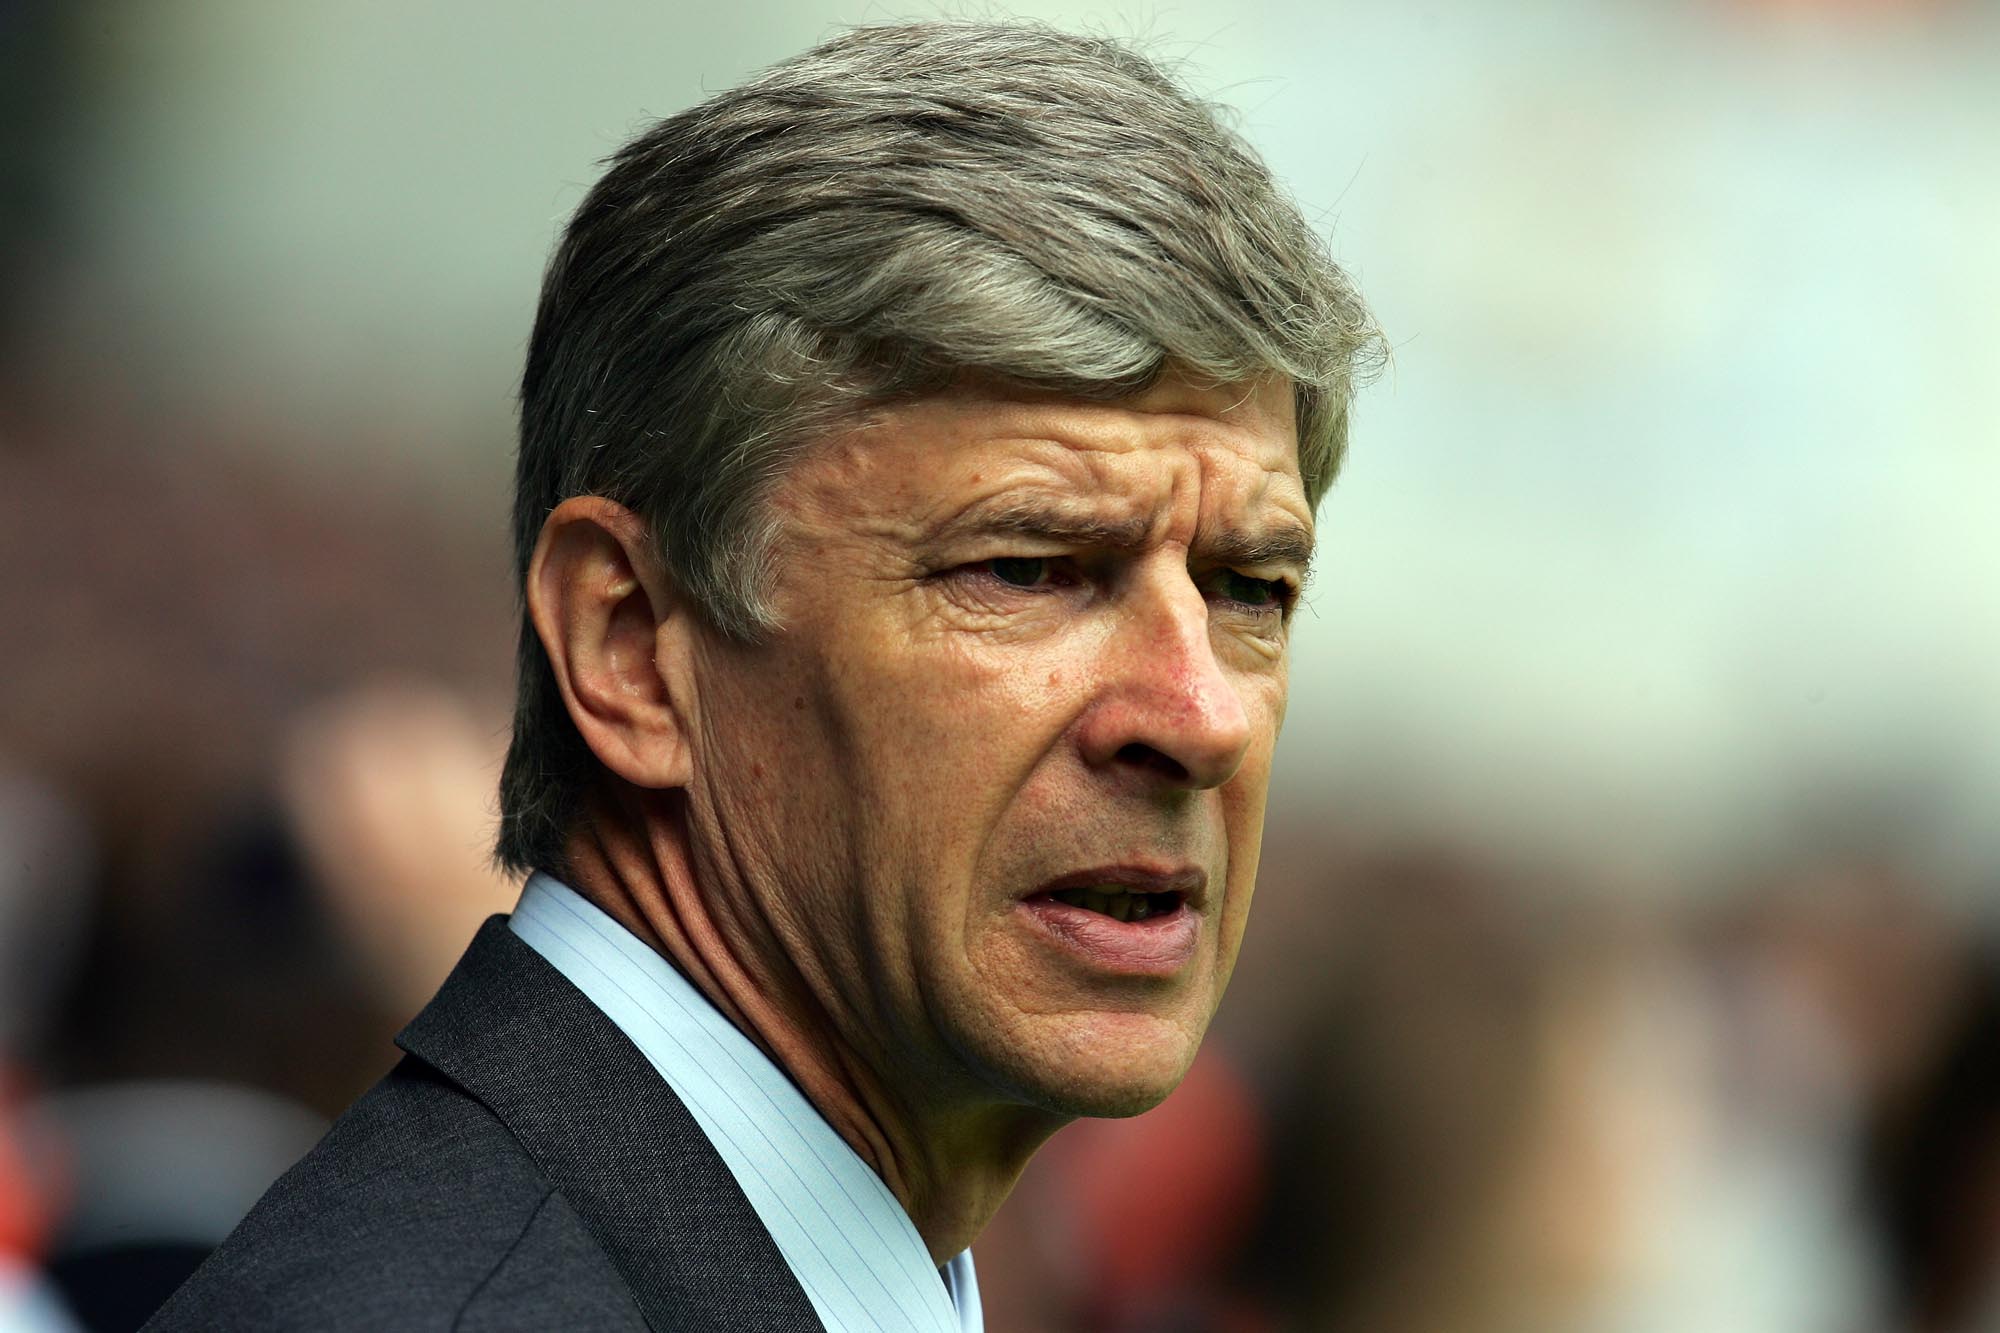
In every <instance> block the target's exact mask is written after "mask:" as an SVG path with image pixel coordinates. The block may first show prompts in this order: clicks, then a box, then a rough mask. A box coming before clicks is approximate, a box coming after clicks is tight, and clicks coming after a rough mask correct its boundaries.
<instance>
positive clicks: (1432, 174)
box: [0, 0, 2000, 1333]
mask: <svg viewBox="0 0 2000 1333" xmlns="http://www.w3.org/2000/svg"><path fill="white" fill-rule="evenodd" d="M934 12H935V11H928V10H926V11H916V12H913V11H910V10H904V9H890V8H886V7H884V6H883V5H881V4H879V3H869V2H868V0H857V3H855V4H853V5H851V6H850V7H847V8H841V7H840V6H838V5H836V4H833V3H829V0H746V2H745V3H741V4H738V5H734V6H731V5H717V4H709V5H701V6H694V5H687V4H675V3H665V4H663V3H659V0H653V2H652V3H638V0H615V2H612V3H598V4H593V5H590V6H576V5H559V4H554V3H546V4H531V3H505V4H503V3H472V0H460V2H457V3H436V4H428V5H421V6H412V5H402V4H389V3H368V2H362V0H353V2H352V3H340V4H320V5H283V6H280V5H266V4H260V3H256V2H255V0H181V2H179V3H173V4H158V3H140V2H139V0H125V2H122V3H81V2H77V0H0V683H3V684H0V1328H22V1329H76V1328H83V1329H118V1328H131V1327H134V1326H136V1324H137V1323H138V1322H139V1321H140V1320H141V1319H143V1317H144V1315H145V1314H146V1313H147V1312H148V1311H149V1310H150V1309H151V1307H152V1305H153V1303H155V1302H156V1301H157V1300H158V1299H160V1298H161V1297H162V1296H163V1295H164V1293H165V1292H166V1291H167V1290H169V1289H171V1287H172V1286H173V1285H174V1283H175V1282H176V1281H178V1280H179V1278H180V1277H181V1276H183V1275H185V1273H186V1272H187V1271H189V1269H190V1268H191V1266H192V1265H193V1263H195V1262H196V1261H198V1259H199V1258H200V1256H201V1255H202V1254H203V1253H205V1252H206V1250H207V1248H208V1247H209V1246H211V1245H212V1244H213V1243H214V1242H215V1241H216V1239H218V1238H219V1237H220V1236H221V1235H222V1234H223V1233H224V1232H226V1231H227V1230H228V1228H229V1227H230V1225H231V1224H232V1223H233V1222H234V1220H235V1219H236V1217H238V1216H240V1214H241V1213H242V1212H243V1211H244V1210H245V1209H246V1208H247V1207H248V1206H249V1204H250V1202H252V1201H253V1200H254V1199H255V1197H256V1196H257V1194H258V1193H259V1192H260V1191H261V1190H262V1188H263V1187H264V1185H265V1184H267V1183H268V1182H269V1180H270V1179H271V1178H273V1177H274V1176H275V1175H276V1174H277V1173H278V1172H279V1171H280V1170H282V1169H283V1167H284V1166H286V1165H287V1164H289V1162H290V1161H291V1160H293V1159H294V1158H295V1157H296V1156H297V1155H298V1154H299V1153H300V1152H302V1151H303V1150H304V1149H305V1147H306V1146H308V1145H310V1143H311V1142H312V1141H313V1139H314V1138H315V1137H316V1135H317V1134H318V1132H319V1131H320V1129H321V1128H322V1127H323V1125H324V1123H325V1121H326V1119H327V1118H328V1117H330V1116H332V1115H333V1114H335V1113H337V1112H338V1110H339V1109H340V1108H341V1107H342V1106H343V1105H345V1103H346V1102H347V1101H348V1100H350V1099H351V1098H352V1097H353V1096H354V1095H355V1094H356V1093H358V1092H359V1091H360V1090H361V1089H362V1088H363V1087H365V1086H366V1085H367V1084H368V1083H369V1082H371V1081H372V1080H373V1079H374V1078H375V1077H377V1076H378V1075H379V1074H381V1073H382V1072H384V1071H386V1070H387V1069H388V1067H389V1066H390V1064H391V1063H392V1062H393V1055H394V1052H393V1050H392V1048H391V1047H390V1045H389V1044H388V1038H389V1036H390V1035H391V1034H392V1033H393V1032H394V1031H395V1030H396V1029H397V1028H398V1027H399V1026H400V1025H401V1023H402V1022H403V1021H404V1020H406V1019H407V1018H408V1017H409V1016H410V1015H411V1014H412V1013H413V1012H414V1011H415V1009H416V1008H417V1007H418V1006H419V1005H420V1004H421V1003H422V1001H423V999H424V998H425V997H427V996H428V994H429V992H430V990H431V988H432V987H433V986H434V985H435V984H436V982H437V981H438V980H439V979H440V978H441V977H442V975H443V973H444V971H445V970H446V969H447V968H448V967H449V965H450V963H451V961H452V960H453V959H454V958H455V957H456V954H457V952H458V950H459V948H460V947H461V946H462V944H463V942H464V941H465V940H466V938H467V937H468V936H469V934H470V932H471V929H472V926H473V924H474V923H475V922H476V921H477V920H478V919H479V918H480V917H481V916H482V915H484V914H485V913H487V912H489V911H493V910H505V908H506V906H507V905H508V904H509V902H510V901H511V896H512V890H511V888H510V886H508V885H505V884H502V883H499V882H498V881H496V880H494V879H493V878H491V877H490V876H489V874H488V873H487V871H486V870H485V868H484V864H483V858H484V855H485V850H486V846H487V842H488V837H489V832H490V827H491V823H492V819H493V808H494V801H493V797H492V786H493V783H494V780H495V778H496V776H497V772H498V762H499V756H500V753H501V750H502V745H503V741H504V731H505V726H506V702H507V691H508V689H509V685H510V682H509V670H510V663H509V656H510V653H509V647H510V643H511V637H510V636H511V627H510V619H511V614H512V609H511V601H512V594H511V591H510V589H509V587H508V578H507V559H506V554H505V549H504V540H503V515H504V513H505V508H506V500H507V481H508V470H509V466H510V456H511V449H512V441H511V436H512V398H511V395H512V391H513V385H514V380H515V377H516V375H517V373H518V368H519V361H520V358H521V355H522V352H523V349H524V345H525V341H526V337H527V332H528V328H529V323H530V320H531V317H532V311H533V302H534V298H535V295H536V290H537V284H538V280H539V276H540V269H541V265H542V262H543V259H544V257H545V255H546V254H547V252H548V250H549V248H550V246H551V244H552V241H553V239H554V237H555V235H556V234H557V232H558V230H559V228H560V227H561V225H562V223H563V221H564V220H565V217H566V215H567V212H568V211H569V209H570V208H572V207H573V206H574V205H575V203H576V202H577V200H578V199H579V198H580V197H581V194H582V192H583V190H584V189H585V188H586V186H587V185H588V183H589V182H590V180H591V179H592V178H593V176H594V174H595V167H594V165H593V164H594V163H595V162H596V160H597V159H599V158H601V157H602V156H604V155H605V154H607V153H608V152H610V151H611V150H612V149H613V148H614V147H615V146H616V145H617V144H618V143H620V142H621V141H622V140H623V139H624V138H625V137H626V136H628V135H629V134H630V133H631V132H632V131H633V130H635V129H636V128H637V127H639V126H640V125H642V124H643V123H645V122H646V121H647V120H648V119H649V118H651V117H655V116H659V115H664V114H668V113H671V112H673V111H676V110H678V109H680V108H681V107H683V106H686V105H688V104H690V103H692V102H694V101H696V100H699V99H700V98H701V97H702V96H704V95H705V94H706V93H707V92H709V91H712V90H715V89H718V88H721V87H724V86H726V85H728V84H731V83H733V82H735V81H737V80H739V79H740V78H742V77H743V76H745V75H746V74H748V73H749V72H750V71H752V70H754V69H756V68H758V67H759V66H762V65H764V64H767V63H769V62H771V61H773V60H776V59H779V58H781V57H784V56H786V55H789V54H791V53H793V52H795V51H797V50H799V49H802V48H803V47H805V46H807V45H809V44H811V43H812V42H813V41H815V40H817V39H819V38H821V37H823V36H826V35H828V34H829V33H830V32H831V31H833V29H834V27H835V26H836V25H838V24H843V23H852V22H868V21H882V20H889V19H900V18H908V17H926V16H931V15H932V14H933V13H934ZM1000 12H1002V11H1000V10H992V11H988V10H983V9H982V10H980V11H979V13H981V14H986V13H995V14H997V13H1000ZM1004 12H1006V13H1012V14H1018V15H1023V16H1032V17H1039V18H1043V19H1047V20H1050V21H1053V22H1056V23H1058V24H1060V25H1063V26H1066V27H1076V28H1086V29H1094V30H1098V31H1104V32H1108V33H1110V34H1112V35H1116V36H1120V37H1124V38H1128V39H1132V40H1135V41H1137V42H1139V43H1140V44H1141V45H1142V46H1144V47H1145V48H1147V49H1148V50H1149V51H1151V52H1152V53H1153V54H1155V55H1156V56H1158V57H1161V58H1163V59H1165V60H1167V61H1169V62H1172V63H1175V64H1177V65H1178V66H1179V67H1180V68H1181V70H1182V73H1183V75H1184V77H1186V78H1187V79H1188V80H1189V81H1190V82H1191V83H1192V84H1193V85H1194V86H1195V87H1196V88H1197V89H1198V90H1200V91H1202V92H1204V93H1205V94H1207V95H1209V96H1212V97H1214V98H1216V99H1218V100H1220V101H1222V102H1224V103H1226V104H1228V105H1229V106H1231V107H1233V108H1235V110H1236V114H1237V115H1238V123H1239V125H1240V128H1241V129H1242V130H1243V132H1244V133H1245V134H1246V135H1247V136H1248V137H1249V138H1250V139H1251V140H1252V141H1253V142H1254V143H1255V144H1256V145H1257V146H1259V147H1260V148H1261V149H1262V150H1263V151H1264V152H1265V154H1266V155H1267V156H1268V158H1269V160H1270V161H1271V163H1272V165H1273V166H1274V168H1275V169H1276V171H1277V172H1278V174H1279V175H1280V176H1281V177H1282V178H1283V179H1285V180H1286V181H1288V182H1289V183H1290V184H1291V186H1292V188H1293V190H1294V191H1295V193H1296V194H1297V196H1298V197H1299V199H1300V200H1301V202H1302V203H1303V204H1304V206H1305V207H1306V209H1307V211H1308V212H1309V214H1310V215H1312V216H1313V217H1314V218H1316V219H1317V220H1319V221H1320V222H1321V223H1322V224H1323V225H1324V227H1325V228H1326V229H1327V231H1328V232H1329V234H1330V235H1331V237H1332V243H1333V246H1334V250H1335V253H1336V254H1337V255H1338V256H1339V257H1340V258H1341V260H1342V261H1343V262H1344V263H1345V264H1346V265H1348V266H1349V268H1350V269H1351V270H1352V271H1353V272H1354V273H1355V274H1356V275H1357V276H1358V278H1359V280H1360V284H1361V286H1362V289H1363V291H1364V292H1365V293H1366V295H1367V296H1368V298H1369V300H1370V301H1371V303H1372V304H1373V306H1374V307H1375V309H1376V311H1377V313H1378V315H1379V317H1380V319H1381V321H1382V323H1383V325H1384V327H1385V328H1386V329H1387V330H1388V332H1389V335H1390V338H1391V340H1392V341H1393V343H1394V344H1395V347H1396V358H1395V364H1394V368H1393V370H1392V371H1391V372H1390V373H1389V375H1388V376H1387V377H1386V378H1385V379H1384V380H1382V381H1381V382H1380V383H1378V384H1377V385H1376V386H1375V387H1373V388H1372V389H1370V390H1369V391H1367V392H1366V393H1365V395H1364V396H1363V398H1362V400H1361V402H1360V405H1359V408H1358V411H1357V416H1356V426H1355V444H1354V448H1353V454H1352V460H1351V463H1350V466H1349V468H1348V470H1347V472H1346V474H1345V475H1344V477H1343V479H1342V481H1341V482H1340V484H1339V485H1338V486H1337V487H1336V488H1335V490H1334V492H1333V494H1332V495H1331V497H1330V498H1329V500H1328V501H1327V504H1326V506H1325V508H1324V510H1323V512H1322V516H1321V532H1322V551H1323V554H1322V570H1321V573H1320V575H1319V580H1318V586H1317V589H1316V591H1315V593H1314V595H1313V598H1312V601H1311V604H1310V608H1309V609H1308V611H1307V612H1306V613H1305V614H1304V615H1303V616H1302V618H1301V620H1300V622H1299V628H1298V632H1297V635H1296V640H1295V643H1296V648H1295V666H1294V673H1295V674H1294V680H1295V685H1294V694H1293V703H1292V709H1291V716H1290V720H1289V723H1288V728H1287V732H1286V736H1285V739H1284V742H1283V746H1282V747H1281V770H1280V773H1279V777H1278V781H1277V784H1276V788H1275V790H1274V794H1273V801H1272V814H1271V821H1272V822H1271V828H1270V832H1269V836H1268V838H1267V843H1266V868H1265V871H1264V874H1263V876H1262V880H1261V888H1260V891H1259V906H1258V911H1257V914H1256V919H1255V920H1254V921H1253V925H1252V929H1251V934H1250V938H1249V941H1248V944H1247V946H1246V948H1245V952H1244V956H1243V960H1242V963H1241V965H1240V968H1239V970H1238V973H1237V979H1236V981H1235V984H1234V988H1233V990H1232V992H1231V995H1230V999H1229V1002H1228V1003H1227V1004H1226V1005H1225V1006H1224V1009H1223V1013H1222V1016H1221V1019H1220V1021H1219V1025H1218V1029H1217V1034H1216V1038H1215V1039H1214V1040H1213V1041H1212V1042H1211V1043H1210V1045H1209V1046H1208V1048H1207V1049H1206V1050H1205V1052H1204V1055H1203V1058H1202V1061H1201V1063H1200V1064H1198V1065H1197V1067H1196V1070H1195V1072H1194V1074H1193V1075H1192V1076H1191V1078H1190V1079H1189V1081H1188V1083H1187V1085H1186V1086H1185V1087H1184V1088H1183V1089H1182V1090H1181V1091H1180V1092H1179V1093H1177V1094H1176V1095H1175V1096H1174V1097H1173V1098H1171V1099H1170V1100H1169V1101H1168V1102H1167V1103H1166V1104H1165V1105H1164V1106H1163V1107H1161V1108H1160V1109H1159V1110H1157V1111H1154V1112H1152V1113H1149V1114H1148V1115H1146V1116H1142V1117H1139V1118H1138V1119H1136V1120H1132V1121H1128V1122H1118V1123H1108V1122H1096V1123H1087V1124H1082V1125H1079V1126H1077V1127H1075V1128H1074V1129H1072V1130H1070V1131H1066V1132H1065V1134H1063V1135H1062V1136H1059V1138H1058V1139H1057V1140H1056V1141H1055V1143H1054V1144H1053V1145H1051V1147H1050V1148H1049V1150H1048V1151H1047V1152H1046V1153H1045V1154H1044V1155H1043V1156H1042V1157H1041V1158H1040V1159H1038V1160H1037V1163H1036V1164H1035V1166H1034V1167H1033V1168H1032V1169H1031V1171H1030V1173H1029V1175H1028V1177H1027V1179H1026V1180H1025V1181H1024V1182H1023V1184H1022V1187H1021V1189H1020V1191H1019V1193H1018V1195H1017V1197H1016V1199H1015V1200H1014V1201H1013V1202H1011V1203H1010V1204H1009V1205H1008V1207H1007V1209H1006V1210H1005V1211H1004V1212H1003V1213H1002V1215H1001V1217H1000V1219H999V1220H998V1222H997V1223H996V1224H995V1226H994V1227H993V1228H992V1229H991V1230H990V1231H989V1233H988V1235H987V1236H986V1237H985V1239H984V1240H983V1241H982V1243H981V1245H980V1247H979V1262H980V1266H981V1273H982V1285H983V1288H984V1291H985V1295H986V1301H987V1308H988V1313H989V1327H991V1328H992V1329H994V1330H995V1333H1008V1331H1010V1330H1042V1331H1047V1333H1066V1331H1070V1330H1074V1331H1077V1333H1083V1331H1093V1333H1095V1331H1105V1333H1121V1331H1124V1330H1187V1331H1189V1333H1196V1331H1203V1330H1217V1331H1221V1333H1252V1331H1261V1330H1278V1329H1328V1330H1336V1329H1337V1330H1369V1331H1370V1333H1377V1331H1379V1333H1419V1331H1422V1333H1431V1331H1433V1330H1445V1331H1451V1333H1458V1331H1469V1333H1489V1331H1490V1333H1514V1331H1516V1330H1521V1331H1526V1330H1580V1331H1586V1333H1597V1331H1598V1330H1605V1331H1609V1333H1669V1331H1672V1333H1685V1331H1687V1330H1700V1331H1703V1333H1710V1331H1713V1333H1850V1331H1852V1333H1862V1331H1868V1333H1873V1331H1875V1330H1882V1331H1885V1333H1957V1331H1958V1330H1992V1329H2000V1267H1997V1266H1996V1259H2000V1044H1996V1043H2000V971H1996V954H1995V951H1994V944H1995V942H1996V938H2000V936H1996V931H2000V892H1996V890H2000V818H1996V815H1995V811H1996V798H2000V4H1996V3H1992V2H1991V0H1955V2H1954V0H1929V2H1928V3H1926V2H1923V0H1900V2H1897V0H1762V2H1753V0H1617V2H1616V3H1613V2H1612V0H1600V2H1598V3H1584V2H1582V0H1517V2H1515V3H1509V4H1505V5H1502V4H1492V3H1482V2H1480V0H1441V2H1439V3H1421V2H1412V3H1407V4H1397V5H1385V4H1359V3H1352V4H1350V3H1338V2H1329V0H1272V2H1271V3H1267V4H1255V3H1244V2H1242V0H1181V2H1180V3H1176V4H1173V5H1165V4H1150V3H1149V4H1138V3H1129V2H1128V3H1110V4H1077V5H1068V4H1061V3H1053V2H1048V3H1043V2H1040V0H1027V2H1024V0H1010V3H1009V5H1008V7H1007V8H1006V10H1005V11H1004Z"/></svg>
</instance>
